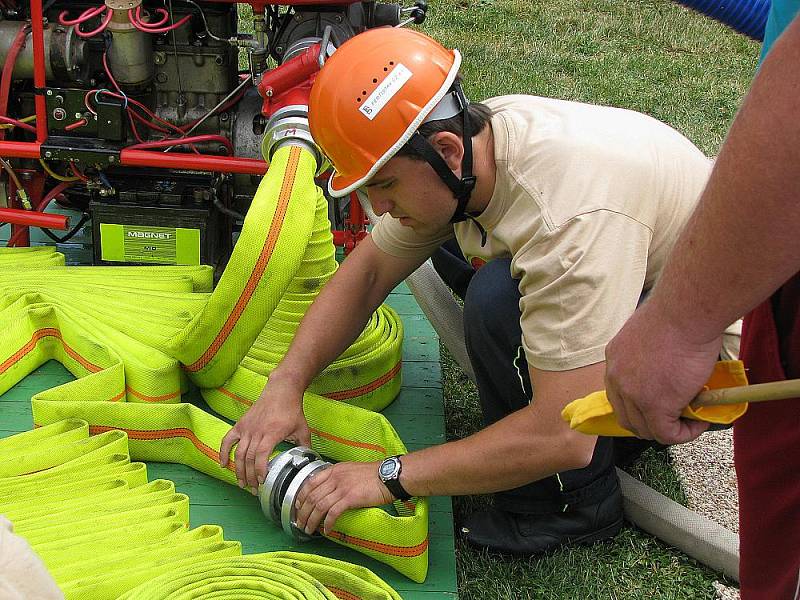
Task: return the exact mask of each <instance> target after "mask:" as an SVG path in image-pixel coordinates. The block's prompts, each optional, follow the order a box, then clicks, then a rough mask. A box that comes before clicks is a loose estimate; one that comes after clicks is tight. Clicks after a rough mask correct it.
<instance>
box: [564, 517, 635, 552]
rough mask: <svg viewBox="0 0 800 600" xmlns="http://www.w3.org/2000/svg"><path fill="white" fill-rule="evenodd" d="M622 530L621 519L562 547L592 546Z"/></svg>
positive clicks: (574, 539) (572, 540)
mask: <svg viewBox="0 0 800 600" xmlns="http://www.w3.org/2000/svg"><path fill="white" fill-rule="evenodd" d="M621 530H622V518H620V519H619V520H618V521H614V522H613V523H612V524H611V525H609V526H608V527H604V528H603V529H600V530H598V531H593V532H592V533H589V534H586V535H584V536H582V537H578V538H573V539H571V540H569V541H567V542H565V543H563V544H562V546H572V545H577V544H593V543H594V542H599V541H602V540H606V539H608V538H612V537H614V536H615V535H617V534H618V533H619V532H620V531H621Z"/></svg>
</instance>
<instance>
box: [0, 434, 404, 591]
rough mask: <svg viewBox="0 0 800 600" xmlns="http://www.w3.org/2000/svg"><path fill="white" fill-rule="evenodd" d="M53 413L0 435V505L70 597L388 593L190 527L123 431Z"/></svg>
mask: <svg viewBox="0 0 800 600" xmlns="http://www.w3.org/2000/svg"><path fill="white" fill-rule="evenodd" d="M89 431H90V428H89V424H88V423H86V422H85V421H80V420H78V419H69V420H65V421H58V422H56V423H53V424H51V425H46V426H44V427H41V428H39V429H35V430H33V431H30V432H25V433H21V434H17V435H15V436H12V437H10V438H6V439H2V440H0V456H2V460H0V513H3V514H5V515H6V516H7V517H8V518H9V519H10V520H11V521H12V522H13V523H14V526H15V530H16V533H18V534H19V535H22V536H23V537H25V538H26V539H27V541H28V543H29V544H30V545H31V547H32V548H33V549H34V550H35V551H36V553H37V554H38V555H39V557H40V558H41V559H42V561H43V562H44V564H45V566H46V567H47V568H48V571H49V572H50V574H51V575H52V577H53V579H54V580H55V581H56V583H57V584H58V586H59V587H60V589H61V590H62V591H63V592H64V594H65V596H66V597H67V598H69V599H70V600H84V599H85V600H106V599H108V600H111V599H114V598H127V599H133V598H136V599H140V600H146V599H151V598H152V599H158V600H161V599H162V598H167V597H169V598H172V599H178V598H201V597H209V598H210V597H223V598H231V597H236V598H244V597H247V598H276V597H283V598H297V599H309V600H316V599H318V598H320V599H322V598H326V599H333V598H340V599H351V600H356V599H362V600H397V599H399V596H398V594H397V593H396V592H395V591H394V590H393V589H392V588H391V587H389V586H388V585H387V584H386V583H385V582H384V581H383V580H381V579H380V578H378V577H377V576H376V575H375V574H374V573H372V572H371V571H369V570H368V569H366V568H364V567H359V566H356V565H352V564H349V563H346V562H342V561H338V560H333V559H329V558H323V557H316V556H308V555H304V554H297V553H292V552H272V553H267V554H256V555H250V556H241V544H240V543H239V542H234V541H228V540H225V539H224V537H223V532H222V529H221V528H220V527H218V526H216V525H202V526H200V527H196V528H194V529H189V501H188V498H187V497H186V496H184V495H183V494H176V493H175V488H174V485H173V484H172V482H170V481H165V480H155V481H152V482H149V483H148V481H147V469H146V466H145V465H144V464H143V463H131V462H130V458H129V455H128V448H127V436H126V434H125V433H124V432H122V431H116V430H113V431H108V432H106V433H102V434H99V435H96V436H93V437H89Z"/></svg>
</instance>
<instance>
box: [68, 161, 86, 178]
mask: <svg viewBox="0 0 800 600" xmlns="http://www.w3.org/2000/svg"><path fill="white" fill-rule="evenodd" d="M69 168H70V170H71V171H72V174H73V175H75V177H77V178H78V179H80V180H81V181H89V178H88V177H86V175H84V174H83V173H81V172H80V171H79V170H78V167H76V166H75V163H74V162H72V161H70V163H69Z"/></svg>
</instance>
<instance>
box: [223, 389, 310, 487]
mask: <svg viewBox="0 0 800 600" xmlns="http://www.w3.org/2000/svg"><path fill="white" fill-rule="evenodd" d="M283 440H286V441H288V442H291V443H293V444H298V445H301V446H311V432H310V431H309V429H308V423H307V422H306V418H305V416H304V415H303V396H302V392H301V393H298V392H297V391H296V390H295V389H293V388H291V387H290V386H285V385H281V384H279V383H278V382H277V381H276V382H274V383H273V382H272V381H271V380H270V381H268V383H267V386H266V387H265V388H264V391H263V392H261V397H260V398H259V399H258V400H257V401H256V402H255V403H254V404H253V405H252V406H251V407H250V409H249V410H248V411H247V412H246V413H245V414H244V416H242V418H241V419H239V421H238V422H237V423H236V425H234V426H233V427H232V428H231V430H230V431H229V432H228V433H227V434H226V435H225V437H224V438H222V444H221V446H220V449H219V464H220V465H221V466H222V467H223V468H224V467H225V466H227V464H228V457H229V456H230V453H231V448H232V447H233V446H234V444H235V445H236V453H235V458H236V478H237V479H238V480H239V487H245V486H249V487H250V488H251V491H252V493H253V494H257V493H258V486H259V485H260V484H262V483H263V482H264V478H265V477H266V475H267V463H268V462H269V455H270V453H271V452H272V450H273V449H274V448H275V446H277V445H278V444H279V443H280V442H282V441H283Z"/></svg>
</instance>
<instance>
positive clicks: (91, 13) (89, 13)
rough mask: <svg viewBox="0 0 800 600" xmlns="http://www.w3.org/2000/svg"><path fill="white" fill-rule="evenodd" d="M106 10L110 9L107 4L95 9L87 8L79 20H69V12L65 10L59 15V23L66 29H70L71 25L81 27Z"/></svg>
mask: <svg viewBox="0 0 800 600" xmlns="http://www.w3.org/2000/svg"><path fill="white" fill-rule="evenodd" d="M106 8H108V7H107V6H106V5H105V4H104V5H102V6H96V7H94V8H87V9H86V10H85V11H83V12H82V13H81V14H80V15H79V16H78V18H77V19H68V18H67V13H69V11H68V10H65V11H62V12H61V14H60V15H58V22H59V23H61V24H62V25H64V26H66V27H69V26H70V25H80V24H81V23H85V22H86V21H88V20H89V19H91V18H92V17H96V16H98V15H99V14H100V13H102V12H103V11H104V10H106Z"/></svg>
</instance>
